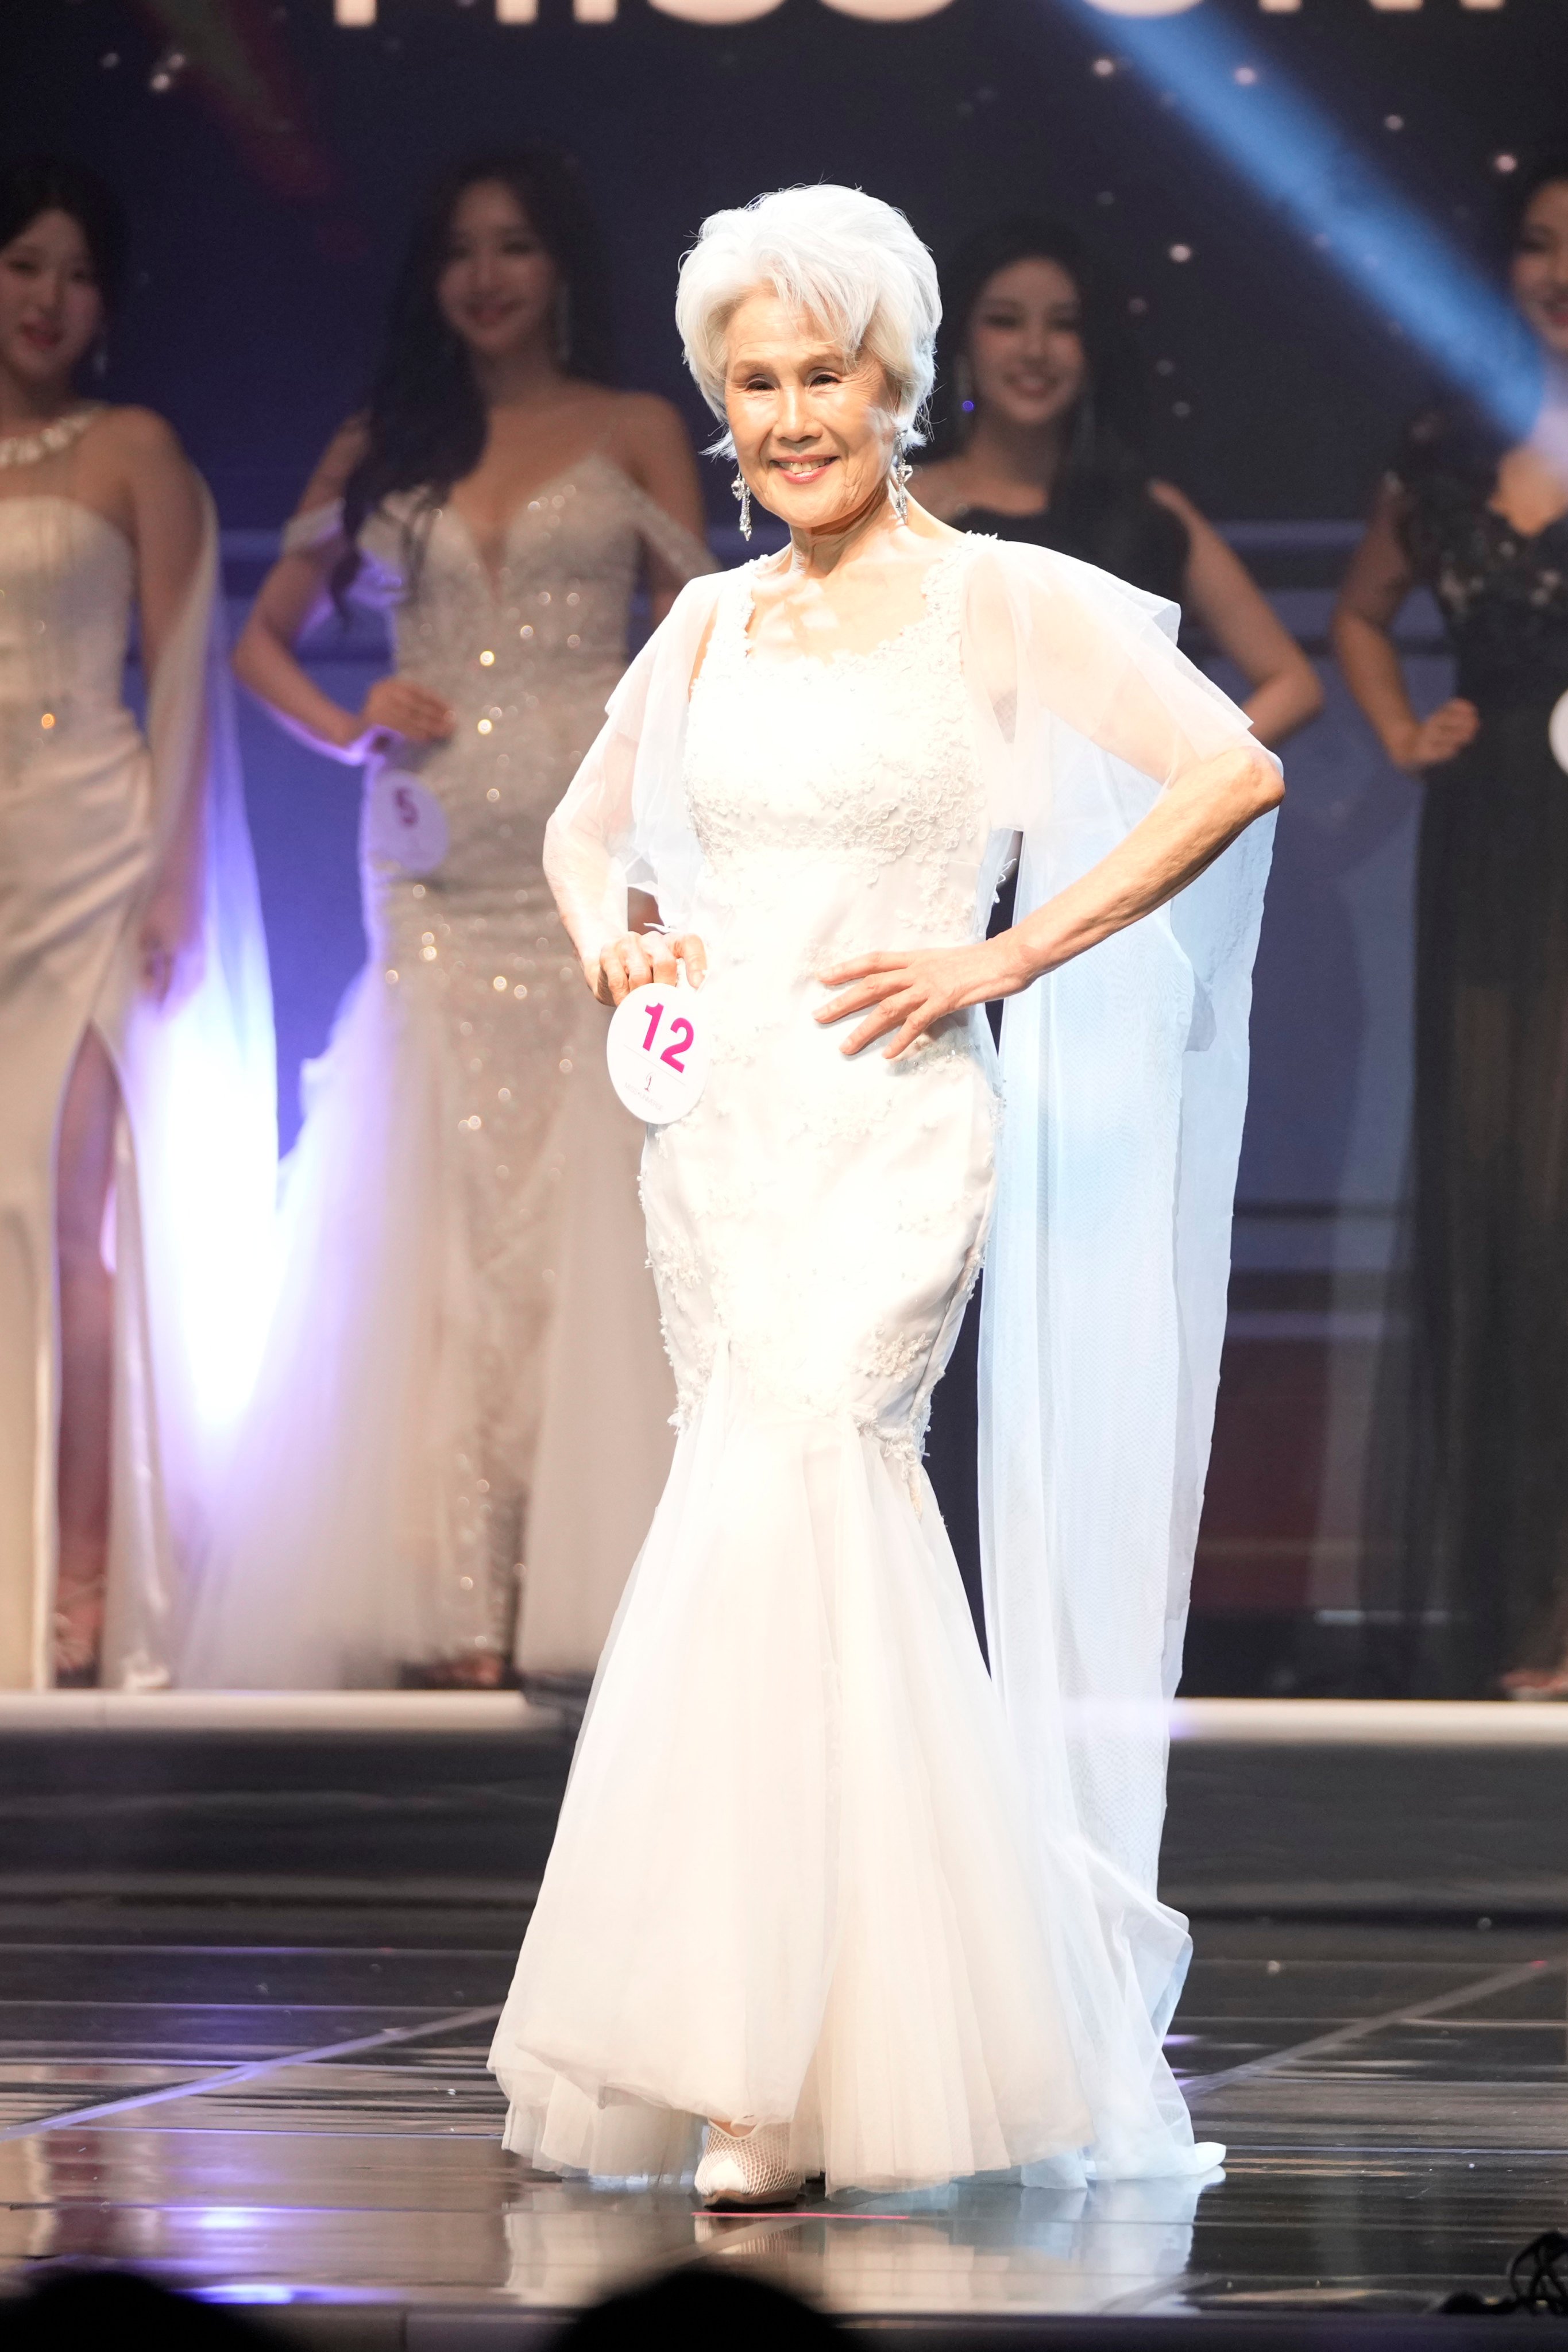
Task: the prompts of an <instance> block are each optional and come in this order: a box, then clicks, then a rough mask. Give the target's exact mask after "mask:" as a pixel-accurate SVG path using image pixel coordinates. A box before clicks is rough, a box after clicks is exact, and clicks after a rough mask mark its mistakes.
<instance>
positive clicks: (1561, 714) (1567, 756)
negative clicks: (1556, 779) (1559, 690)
mask: <svg viewBox="0 0 1568 2352" xmlns="http://www.w3.org/2000/svg"><path fill="white" fill-rule="evenodd" d="M1546 740H1547V741H1548V742H1549V743H1550V744H1551V746H1552V758H1553V759H1554V760H1555V761H1556V762H1557V764H1558V766H1559V767H1560V768H1562V769H1563V770H1564V771H1568V694H1560V695H1559V696H1558V698H1557V700H1556V702H1555V703H1554V705H1553V706H1552V717H1551V719H1550V720H1549V722H1548V725H1547V730H1546Z"/></svg>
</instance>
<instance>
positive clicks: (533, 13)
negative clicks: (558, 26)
mask: <svg viewBox="0 0 1568 2352" xmlns="http://www.w3.org/2000/svg"><path fill="white" fill-rule="evenodd" d="M578 13H579V14H581V11H579V12H578ZM538 16H539V0H496V23H497V24H498V25H531V24H533V23H535V22H536V21H537V19H538Z"/></svg>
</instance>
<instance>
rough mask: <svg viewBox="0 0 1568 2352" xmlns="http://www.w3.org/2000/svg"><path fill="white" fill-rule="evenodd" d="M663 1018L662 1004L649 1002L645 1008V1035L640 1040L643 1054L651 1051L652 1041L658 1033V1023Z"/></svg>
mask: <svg viewBox="0 0 1568 2352" xmlns="http://www.w3.org/2000/svg"><path fill="white" fill-rule="evenodd" d="M663 1019H664V1007H663V1005H662V1004H650V1005H649V1006H648V1009H647V1036H646V1037H645V1038H644V1039H643V1041H642V1049H643V1052H644V1053H645V1054H651V1053H652V1051H653V1041H654V1038H655V1037H656V1036H657V1034H658V1024H659V1023H660V1022H661V1021H662V1020H663Z"/></svg>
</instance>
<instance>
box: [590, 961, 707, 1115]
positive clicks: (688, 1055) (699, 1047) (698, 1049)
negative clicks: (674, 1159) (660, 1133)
mask: <svg viewBox="0 0 1568 2352" xmlns="http://www.w3.org/2000/svg"><path fill="white" fill-rule="evenodd" d="M605 1051H606V1053H607V1054H608V1055H609V1062H610V1084H611V1085H612V1086H613V1087H615V1090H616V1093H617V1094H618V1095H619V1097H620V1098H621V1100H622V1101H623V1102H624V1103H625V1105H626V1108H627V1109H628V1110H629V1111H633V1112H635V1113H636V1115H637V1118H642V1119H647V1121H648V1123H649V1125H650V1126H653V1127H668V1124H669V1122H670V1120H671V1119H672V1118H681V1117H683V1116H684V1114H685V1113H686V1112H687V1111H689V1109H690V1108H691V1107H692V1105H693V1103H695V1102H696V1100H697V1098H698V1097H699V1096H700V1094H701V1092H702V1088H703V1085H704V1082H705V1081H706V1079H707V1076H708V1024H707V1022H706V1020H705V1019H704V1017H703V1006H702V999H701V997H700V994H699V992H698V991H697V990H696V989H694V988H692V987H691V986H689V983H688V982H686V981H684V980H682V981H679V982H677V983H676V985H675V986H674V987H673V988H669V987H667V986H666V985H665V984H664V982H662V981H657V980H656V981H654V982H651V983H650V984H649V985H648V986H647V988H634V989H633V990H632V992H631V994H630V995H629V996H624V997H623V998H622V999H621V1002H620V1003H619V1004H617V1005H616V1013H615V1018H614V1020H613V1021H612V1022H611V1023H610V1027H609V1034H608V1039H607V1042H606V1045H605Z"/></svg>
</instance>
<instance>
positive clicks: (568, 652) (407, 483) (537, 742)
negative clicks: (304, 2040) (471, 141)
mask: <svg viewBox="0 0 1568 2352" xmlns="http://www.w3.org/2000/svg"><path fill="white" fill-rule="evenodd" d="M607 362H608V354H607V320H606V319H605V296H604V289H603V285H602V281H601V278H600V276H599V272H598V264H597V259H596V253H595V248H594V244H593V239H592V232H591V226H590V224H589V222H588V219H587V216H586V214H585V210H584V200H583V197H582V195H581V194H580V192H579V191H578V189H577V186H576V183H575V179H574V175H573V174H572V173H570V172H569V171H568V170H567V169H566V167H565V166H564V165H563V164H562V163H560V161H559V160H558V159H556V158H553V157H552V156H549V155H548V154H537V153H536V154H533V155H531V156H527V157H523V158H521V159H510V160H509V159H506V158H501V159H499V160H497V161H494V162H484V163H478V164H475V165H471V166H469V167H468V168H467V169H466V170H464V171H462V172H459V173H457V174H455V175H454V177H453V179H452V180H451V181H450V182H448V183H447V185H446V186H445V187H443V188H442V189H441V190H439V191H438V192H437V195H436V197H435V199H434V201H433V203H432V205H431V206H430V208H429V210H428V213H427V215H426V220H425V223H424V225H423V226H422V227H421V228H420V230H419V231H418V232H417V233H416V238H415V242H414V247H413V249H412V252H411V255H410V258H409V261H408V264H407V268H406V270H405V278H404V282H403V285H402V287H401V289H400V290H399V292H398V295H397V297H396V299H395V304H394V312H393V327H392V332H391V335H390V338H389V344H388V350H387V354H386V357H385V360H384V363H383V367H382V371H381V374H380V377H379V379H378V382H377V385H376V388H375V391H374V394H373V397H372V401H371V404H370V407H369V411H368V413H367V415H366V416H365V418H363V419H362V420H359V421H356V422H355V423H354V424H353V425H350V426H348V427H347V428H346V430H345V431H344V432H343V433H342V435H341V436H339V438H338V440H337V441H336V442H335V443H334V445H333V446H332V448H331V450H330V451H329V453H328V455H327V457H326V459H325V461H324V463H323V465H322V467H321V470H320V471H319V473H318V475H317V477H316V478H315V480H314V481H313V482H312V484H311V486H310V489H309V491H308V492H307V494H306V498H305V501H304V509H303V511H302V513H301V514H300V517H299V519H298V520H296V522H294V523H293V524H291V525H290V527H289V533H288V536H287V541H286V552H285V554H284V557H283V560H282V562H280V563H279V565H278V567H277V569H276V570H275V572H273V574H272V576H271V578H270V579H269V580H268V583H267V584H266V586H265V587H264V588H263V591H262V593H261V597H260V599H259V602H258V606H257V610H256V614H255V615H254V616H253V618H252V620H251V622H250V624H249V625H248V627H247V630H246V633H245V635H244V636H243V638H242V639H241V642H240V646H239V652H238V657H237V658H238V667H239V669H240V672H241V675H242V676H243V677H245V678H246V680H247V683H248V684H250V685H251V686H252V687H253V688H255V689H256V690H257V691H258V693H259V694H261V695H262V696H263V697H264V698H265V699H266V700H267V701H268V702H269V703H270V704H271V706H272V707H273V709H275V710H276V711H277V713H278V715H279V717H280V718H281V719H283V721H284V723H285V724H286V725H288V726H289V727H291V728H292V729H293V730H295V731H296V732H299V733H300V734H302V735H303V736H304V737H305V738H306V740H309V741H310V742H312V743H314V744H316V745H317V746H318V747H319V748H321V750H323V751H330V752H331V753H333V754H334V755H335V756H337V757H339V758H341V759H345V760H349V761H367V760H368V762H369V765H368V770H367V783H368V790H367V794H366V801H365V816H364V824H363V833H362V865H363V888H364V911H365V928H366V931H367V933H368V936H369V944H370V956H369V961H368V962H367V964H366V967H365V970H364V971H363V975H362V976H361V978H360V980H359V981H358V982H357V983H356V985H355V988H354V991H353V995H352V996H351V998H350V999H349V1001H348V1003H347V1005H346V1006H345V1008H344V1010H343V1013H342V1015H341V1017H340V1020H339V1023H338V1026H337V1028H336V1030H335V1032H334V1034H333V1037H332V1041H331V1046H330V1047H329V1049H328V1052H327V1054H326V1056H325V1058H324V1059H323V1060H322V1061H321V1062H320V1063H318V1064H316V1065H315V1066H314V1067H313V1068H312V1069H311V1070H310V1071H309V1072H308V1074H307V1116H306V1120H305V1126H304V1129H303V1131H302V1134H301V1137H300V1143H299V1145H298V1147H297V1149H296V1150H295V1153H294V1155H293V1159H292V1161H291V1163H290V1166H289V1171H288V1176H287V1184H286V1191H285V1202H284V1273H283V1279H282V1288H281V1294H280V1297H279V1307H278V1312H277V1316H276V1319H275V1322H274V1325H273V1328H272V1333H271V1337H270V1340H269V1343H268V1351H267V1356H266V1360H265V1363H264V1366H263V1370H262V1375H261V1379H260V1381H259V1383H258V1391H257V1396H256V1402H255V1406H254V1409H253V1412H252V1414H251V1418H250V1423H249V1426H248V1429H247V1436H246V1441H245V1444H244V1445H243V1448H242V1451H241V1456H240V1460H239V1463H238V1465H237V1472H236V1475H235V1478H234V1481H233V1484H232V1486H231V1488H230V1491H229V1496H228V1499H227V1507H226V1514H225V1525H224V1528H223V1530H222V1536H221V1540H220V1542H219V1543H218V1545H217V1546H216V1549H215V1551H214V1554H213V1557H212V1559H211V1561H210V1564H209V1568H208V1572H207V1575H206V1577H205V1583H204V1590H203V1593H202V1600H201V1606H200V1609H199V1612H198V1613H197V1617H196V1621H195V1624H194V1626H193V1630H192V1635H191V1640H190V1643H189V1644H188V1647H187V1650H186V1654H185V1662H184V1676H185V1679H186V1680H188V1681H192V1682H199V1683H205V1684H209V1685H292V1686H301V1685H302V1686H312V1685H313V1686H327V1687H331V1686H333V1685H342V1684H351V1685H356V1684H357V1685H376V1684H387V1683H393V1682H395V1681H397V1680H399V1679H402V1680H409V1679H436V1680H442V1681H454V1682H476V1683H481V1684H482V1683H488V1682H493V1681H495V1680H497V1679H499V1678H500V1675H501V1674H502V1673H503V1671H505V1669H506V1667H507V1664H508V1662H509V1661H510V1660H513V1659H515V1661H516V1664H517V1665H518V1667H519V1668H520V1669H521V1671H522V1673H523V1674H524V1675H525V1676H529V1675H533V1676H539V1677H549V1676H559V1677H568V1676H574V1675H581V1676H583V1677H584V1678H585V1677H586V1676H587V1675H589V1674H590V1673H591V1672H592V1670H593V1667H594V1664H595V1660H596V1659H597V1656H598V1654H599V1650H600V1647H601V1645H602V1643H603V1641H604V1637H605V1633H606V1631H607V1630H608V1626H609V1622H610V1619H611V1617H612V1615H613V1613H614V1611H615V1607H616V1601H617V1600H618V1599H619V1597H620V1592H621V1588H622V1586H623V1584H624V1583H625V1580H626V1571H627V1570H628V1568H629V1566H630V1563H631V1560H632V1559H633V1556H634V1554H635V1552H636V1549H637V1543H638V1541H639V1540H640V1538H641V1535H642V1531H643V1528H645V1527H646V1525H647V1517H648V1514H649V1512H650V1511H651V1509H652V1507H653V1502H654V1500H655V1498H656V1497H657V1496H658V1490H659V1487H660V1486H661V1484H662V1482H663V1478H664V1475H665V1473H666V1471H667V1469H668V1462H669V1454H670V1446H671V1442H672V1441H671V1437H670V1433H669V1427H668V1423H669V1416H670V1413H671V1411H672V1409H673V1405H674V1394H673V1390H672V1388H671V1385H670V1381H669V1375H668V1368H667V1366H666V1363H665V1360H664V1356H663V1351H662V1349H661V1347H660V1344H659V1332H658V1306H657V1301H656V1298H655V1295H654V1289H653V1284H652V1280H651V1277H650V1276H649V1274H648V1271H647V1247H646V1244H645V1241H644V1238H643V1234H642V1220H641V1213H640V1211H639V1208H638V1205H637V1145H638V1140H639V1139H638V1132H637V1127H636V1125H635V1123H634V1122H633V1121H632V1120H631V1119H630V1118H627V1116H626V1113H625V1111H623V1110H622V1109H621V1108H620V1106H619V1105H618V1103H616V1100H615V1097H614V1096H613V1095H612V1093H611V1091H610V1087H609V1083H608V1079H607V1076H606V1074H605V1056H604V1028H605V1018H606V1016H605V1014H604V1013H603V1012H602V1011H601V1010H600V1009H599V1008H597V1007H596V1006H595V1005H594V1004H592V1003H586V1002H584V996H583V991H582V983H581V981H580V979H579V977H578V972H577V965H576V959H575V957H574V953H573V950H572V946H571V942H570V941H569V940H568V939H567V937H566V935H565V932H564V931H563V929H562V926H561V922H560V919H559V917H558V915H557V913H556V911H555V906H554V901H553V899H552V897H551V894H550V890H549V887H548V885H547V884H546V882H545V880H544V877H543V871H542V847H543V833H544V824H545V820H546V818H547V817H548V816H549V814H550V811H551V809H552V806H553V805H554V803H556V801H557V800H558V799H559V798H560V795H561V793H562V791H563V788H564V786H565V783H566V782H567V780H568V779H569V778H570V776H571V774H572V772H573V771H574V768H575V767H576V765H577V763H578V761H580V760H581V758H582V756H583V753H584V751H585V750H586V748H587V746H588V744H589V743H590V742H591V741H592V740H593V738H594V736H595V733H596V732H597V730H598V728H599V726H600V724H601V722H602V719H603V715H604V709H605V701H606V698H607V697H608V696H609V694H610V692H611V691H612V689H613V688H614V687H615V685H616V681H617V679H618V678H619V677H620V675H621V673H622V671H623V669H624V668H625V667H626V652H627V646H626V635H627V625H628V614H629V611H630V606H631V602H632V596H633V593H634V590H635V588H636V586H637V582H638V579H639V576H646V577H647V579H648V581H649V583H650V585H651V589H652V594H653V601H654V604H655V610H656V614H657V613H658V612H660V611H662V610H663V609H664V608H665V607H666V606H667V605H668V603H669V601H670V600H671V598H672V597H673V595H674V593H675V590H676V589H677V588H678V587H679V584H680V583H682V582H683V581H685V580H686V579H688V578H689V577H690V576H691V575H692V573H694V572H701V571H704V570H706V569H708V568H709V566H710V558H709V557H708V554H707V552H706V550H705V547H704V545H703V543H702V541H701V539H700V530H701V524H702V515H701V505H700V496H699V492H698V488H697V483H696V470H695V467H694V465H693V462H692V459H691V455H690V451H689V446H688V444H687V441H686V437H685V435H684V432H683V430H682V428H681V426H680V425H679V420H678V419H677V418H676V416H675V414H674V412H673V411H672V410H670V409H668V408H667V407H666V406H665V405H664V404H663V403H661V402H658V401H654V400H649V399H646V398H642V397H639V396H637V395H635V394H623V393H616V392H613V391H610V390H608V389H607V388H606V387H605V385H604V384H603V383H599V382H596V381H594V380H592V379H593V378H594V377H595V376H596V375H597V374H600V373H604V372H605V369H606V367H607ZM443 369H445V370H446V372H447V378H446V390H445V392H444V393H443V394H439V396H437V392H436V391H433V390H432V383H433V382H438V381H439V379H440V378H441V374H442V371H443ZM411 384H412V385H413V386H414V387H415V389H414V391H412V392H411V391H410V385H411ZM332 583H336V584H337V585H338V587H339V588H340V589H341V588H342V586H343V585H344V584H347V585H348V587H349V589H350V593H353V594H355V595H359V596H363V597H365V598H368V599H369V600H370V601H371V602H372V603H374V604H377V605H379V606H380V607H381V608H383V609H384V611H385V612H387V614H389V616H390V619H391V625H392V629H393V634H394V640H395V657H396V670H395V676H394V677H391V678H389V679H386V680H384V681H383V682H382V683H381V684H380V685H378V686H376V687H374V688H372V691H371V693H370V696H369V698H368V699H367V701H366V704H365V707H364V709H363V711H361V712H359V713H357V714H355V713H350V712H348V711H345V710H342V709H338V707H337V706H336V705H335V704H333V703H332V702H331V701H330V700H329V699H328V698H326V696H325V695H324V694H322V693H321V691H320V690H319V689H318V688H316V686H315V685H314V684H313V683H312V681H311V680H310V678H309V677H308V676H307V675H306V674H305V672H304V671H303V670H302V669H301V668H300V665H299V663H298V662H297V661H296V659H295V658H294V656H293V653H292V650H291V646H292V641H293V639H294V637H295V636H296V635H298V634H299V632H300V630H301V629H302V628H303V626H304V625H306V624H307V622H308V620H309V618H310V614H311V612H312V610H313V609H314V608H316V607H317V606H319V605H320V604H321V603H322V602H323V601H324V596H325V592H326V590H327V588H328V587H329V585H331V584H332ZM410 816H412V819H413V821H412V823H411V824H409V823H405V819H406V818H408V817H410ZM520 1601H521V1610H520V1608H519V1603H520ZM514 1620H515V1621H516V1622H514Z"/></svg>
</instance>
